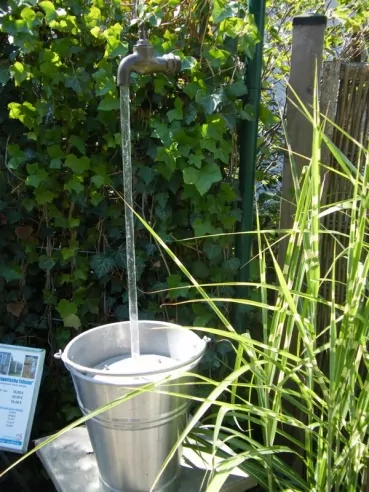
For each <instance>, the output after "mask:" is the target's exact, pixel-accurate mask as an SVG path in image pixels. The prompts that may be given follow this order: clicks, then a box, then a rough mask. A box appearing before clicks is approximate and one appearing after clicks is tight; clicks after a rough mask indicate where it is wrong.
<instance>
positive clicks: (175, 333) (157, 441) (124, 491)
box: [61, 321, 206, 492]
mask: <svg viewBox="0 0 369 492" xmlns="http://www.w3.org/2000/svg"><path fill="white" fill-rule="evenodd" d="M138 324H139V330H140V353H141V355H145V354H155V355H158V356H163V357H169V358H171V359H174V364H175V365H174V366H173V367H171V368H170V369H168V368H167V369H163V370H153V372H150V371H148V370H147V369H146V372H145V374H140V375H132V374H128V375H127V374H121V373H119V372H114V373H113V372H110V371H109V372H108V373H107V372H106V371H105V372H104V371H103V366H104V363H105V362H106V361H109V360H112V359H116V360H119V359H120V358H124V357H130V351H131V343H130V323H129V321H127V322H119V323H112V324H108V325H103V326H99V327H97V328H93V329H91V330H88V331H86V332H84V333H82V334H81V335H79V336H77V337H76V338H74V339H73V340H72V341H71V342H70V343H69V344H68V345H67V347H66V348H65V351H64V352H63V354H62V355H61V358H62V360H63V362H64V364H65V366H66V367H67V368H68V370H69V371H70V372H71V374H72V378H73V383H74V387H75V390H76V394H77V399H78V404H79V407H80V409H81V410H82V412H83V414H85V415H86V414H88V413H90V412H91V411H93V410H95V409H97V408H99V407H101V406H102V405H106V404H107V403H109V402H111V401H112V400H115V399H117V398H119V397H122V396H124V395H126V394H127V393H129V392H130V391H132V390H134V389H137V388H139V387H140V386H143V385H146V384H148V383H150V382H153V381H155V382H158V383H159V382H160V381H163V379H164V378H165V377H166V376H168V375H170V376H171V377H172V379H171V380H170V381H168V382H164V383H162V384H160V386H159V385H158V386H157V388H158V391H160V390H161V391H168V392H171V393H175V394H181V395H184V396H185V395H186V394H188V393H189V391H190V388H191V384H188V383H189V382H191V380H190V379H189V378H190V376H188V375H186V376H182V377H180V376H181V374H182V375H183V373H185V372H188V371H193V370H194V369H195V368H196V366H197V364H198V363H199V361H200V359H201V357H202V355H203V353H204V351H205V348H206V339H201V338H200V337H199V336H198V335H196V334H195V333H193V332H192V331H190V330H188V329H185V328H182V327H180V326H178V325H174V324H170V323H164V322H156V321H139V322H138ZM107 374H108V375H107ZM173 376H175V377H174V379H173ZM176 376H178V379H177V377H176ZM158 391H156V390H155V388H153V389H151V390H148V391H144V392H142V393H140V394H138V395H136V396H134V397H133V398H130V399H128V400H126V401H124V402H122V403H121V404H119V405H117V406H115V407H114V408H111V409H109V410H106V411H105V412H103V413H100V414H99V415H97V416H96V417H93V418H91V419H89V420H88V421H87V422H86V425H87V429H88V433H89V436H90V439H91V443H92V447H93V450H94V453H95V456H96V461H97V464H98V468H99V474H100V479H101V482H102V488H103V490H106V492H113V491H119V492H149V491H150V489H151V487H152V485H153V483H154V481H155V479H156V477H157V475H158V474H159V471H160V469H161V467H162V465H163V463H164V461H165V459H166V458H167V456H168V455H169V453H170V451H171V450H172V448H173V446H174V444H175V443H176V441H177V439H178V437H179V435H180V433H181V432H182V430H183V429H184V427H185V425H186V419H187V409H188V405H189V401H190V400H189V399H187V398H183V397H179V396H173V395H166V394H163V393H159V392H158ZM180 459H181V449H179V450H178V451H177V453H176V454H175V455H174V456H173V458H172V460H171V461H170V462H169V464H168V465H167V466H166V468H165V470H164V472H163V473H162V475H161V477H160V479H159V481H158V482H157V484H156V486H155V489H154V490H155V491H158V492H159V491H160V492H176V491H177V490H178V488H179V480H180Z"/></svg>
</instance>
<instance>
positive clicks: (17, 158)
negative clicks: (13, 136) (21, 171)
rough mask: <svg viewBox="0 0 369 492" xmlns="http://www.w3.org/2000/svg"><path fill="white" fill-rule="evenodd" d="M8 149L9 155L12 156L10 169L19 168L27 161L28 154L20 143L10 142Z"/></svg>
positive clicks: (9, 164) (9, 162) (9, 163)
mask: <svg viewBox="0 0 369 492" xmlns="http://www.w3.org/2000/svg"><path fill="white" fill-rule="evenodd" d="M7 150H8V155H9V156H10V157H11V158H10V159H9V161H8V167H9V168H10V169H18V168H19V166H20V165H21V164H23V163H24V162H26V160H27V156H26V154H25V153H24V152H23V150H21V148H20V147H19V145H18V144H9V145H8V148H7Z"/></svg>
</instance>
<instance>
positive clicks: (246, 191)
mask: <svg viewBox="0 0 369 492" xmlns="http://www.w3.org/2000/svg"><path fill="white" fill-rule="evenodd" d="M248 5H249V13H250V14H252V15H254V18H255V24H256V26H257V28H258V31H259V36H260V42H259V43H258V44H257V45H256V50H255V54H254V57H253V58H252V59H250V58H248V59H247V61H246V73H245V83H246V87H247V94H246V96H245V99H244V102H245V103H246V104H250V105H251V106H252V107H253V108H254V111H255V117H254V119H253V120H252V121H248V120H242V122H241V124H240V127H239V132H238V137H239V142H240V147H239V152H240V157H239V158H240V168H239V187H240V194H241V200H242V205H241V208H242V212H243V215H242V220H241V225H240V229H239V230H240V231H242V232H250V231H252V229H253V208H254V192H255V190H254V188H255V164H256V156H257V138H258V124H259V104H260V92H261V69H262V62H263V41H264V25H265V7H266V0H249V2H248ZM251 243H252V236H251V234H239V235H237V236H236V256H237V258H239V260H240V262H241V269H240V272H239V278H238V280H239V282H248V281H249V276H250V265H249V261H250V257H251ZM247 293H248V289H247V287H245V286H239V287H238V288H237V298H239V299H243V298H246V297H247ZM235 311H236V312H235V319H234V324H235V327H236V330H237V331H242V330H243V324H244V306H243V305H241V304H237V305H236V310H235Z"/></svg>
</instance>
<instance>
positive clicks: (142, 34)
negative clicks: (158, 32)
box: [139, 24, 147, 41]
mask: <svg viewBox="0 0 369 492" xmlns="http://www.w3.org/2000/svg"><path fill="white" fill-rule="evenodd" d="M139 37H140V41H141V40H142V41H147V29H146V27H145V26H144V25H143V24H142V25H141V27H140V30H139Z"/></svg>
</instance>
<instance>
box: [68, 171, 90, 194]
mask: <svg viewBox="0 0 369 492" xmlns="http://www.w3.org/2000/svg"><path fill="white" fill-rule="evenodd" d="M64 189H66V190H67V191H69V192H73V191H74V192H75V193H77V195H78V194H80V193H83V192H84V189H85V187H84V185H83V178H82V177H81V176H77V175H74V176H73V177H72V178H71V179H70V180H69V181H67V182H66V183H65V185H64Z"/></svg>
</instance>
